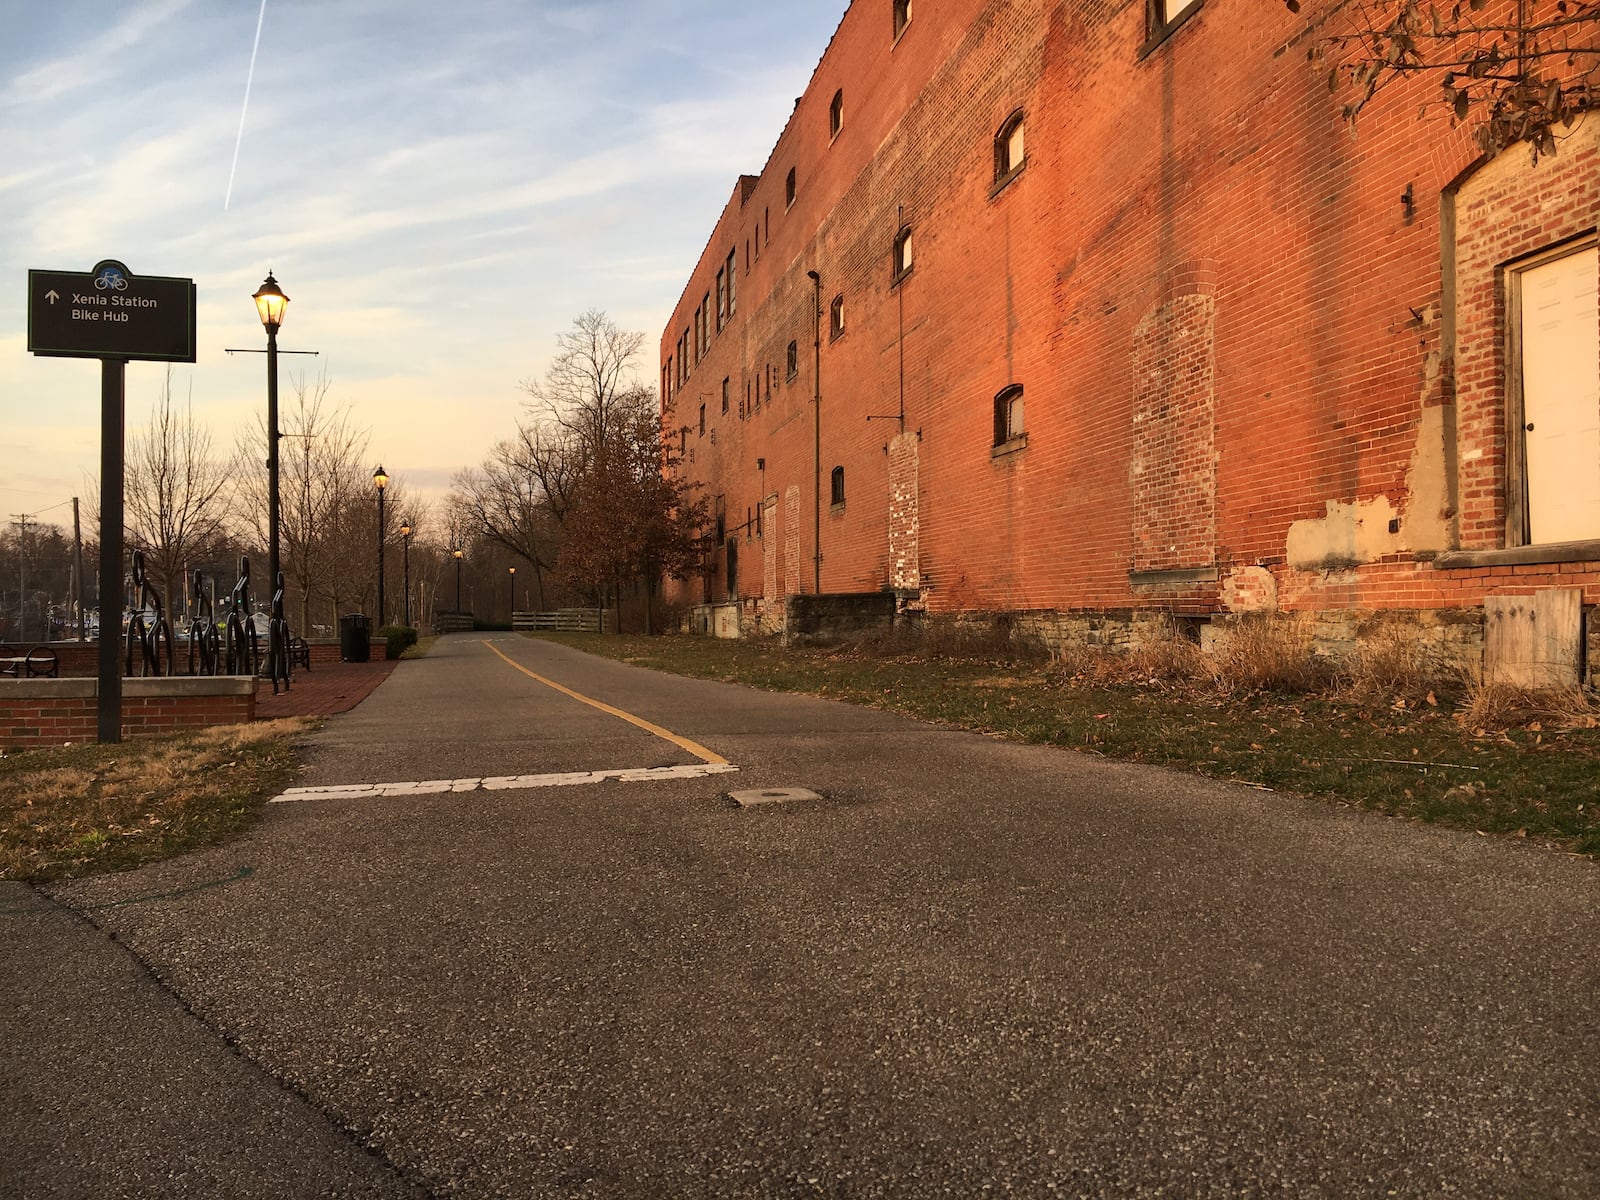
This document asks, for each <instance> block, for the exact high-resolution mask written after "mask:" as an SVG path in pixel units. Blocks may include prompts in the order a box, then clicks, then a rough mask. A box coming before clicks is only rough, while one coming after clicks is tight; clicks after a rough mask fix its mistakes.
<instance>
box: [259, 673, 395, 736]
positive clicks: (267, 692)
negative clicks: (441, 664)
mask: <svg viewBox="0 0 1600 1200" xmlns="http://www.w3.org/2000/svg"><path fill="white" fill-rule="evenodd" d="M399 665H400V664H399V663H398V662H388V661H386V660H383V659H379V660H377V661H375V662H364V663H332V664H329V665H327V666H322V665H320V664H319V665H318V666H315V667H312V668H311V669H310V670H309V671H308V670H306V669H305V668H304V667H300V668H297V669H296V670H295V673H294V677H293V679H292V680H291V681H290V684H289V690H288V691H287V692H279V693H278V694H277V695H276V696H274V695H273V694H272V683H271V682H270V681H269V680H262V681H261V683H260V684H258V685H257V687H256V720H258V721H271V720H275V719H276V718H278V717H325V716H327V715H328V714H330V713H341V712H348V711H349V710H350V709H352V708H354V707H355V706H356V705H358V704H360V703H361V702H362V701H363V700H365V699H366V698H367V697H368V696H370V695H372V692H373V689H374V688H376V687H377V686H378V685H379V684H380V683H382V682H383V681H384V680H385V679H387V678H389V674H390V672H391V671H393V670H394V669H395V668H396V667H397V666H399Z"/></svg>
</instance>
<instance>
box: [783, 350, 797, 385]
mask: <svg viewBox="0 0 1600 1200" xmlns="http://www.w3.org/2000/svg"><path fill="white" fill-rule="evenodd" d="M783 369H784V378H785V379H793V378H794V377H795V376H796V375H798V374H800V343H799V342H790V343H789V349H788V350H787V351H786V352H785V353H784V358H783Z"/></svg>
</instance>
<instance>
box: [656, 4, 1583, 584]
mask: <svg viewBox="0 0 1600 1200" xmlns="http://www.w3.org/2000/svg"><path fill="white" fill-rule="evenodd" d="M1331 7H1332V3H1331V0H1326V2H1325V0H1318V2H1315V3H1307V4H1306V5H1305V6H1304V8H1305V11H1304V12H1302V13H1301V14H1298V15H1296V14H1292V13H1289V12H1288V11H1287V10H1285V9H1284V8H1283V7H1282V6H1281V5H1265V6H1263V5H1260V4H1258V3H1255V2H1254V0H1204V3H1203V4H1202V5H1201V6H1200V7H1199V8H1198V9H1196V10H1195V11H1194V12H1193V13H1192V15H1191V17H1190V18H1189V19H1188V20H1187V21H1185V22H1184V23H1183V25H1182V26H1181V27H1180V28H1178V29H1177V30H1176V32H1174V33H1173V34H1172V36H1170V37H1169V38H1167V39H1166V40H1165V41H1164V42H1162V43H1160V44H1159V45H1157V46H1155V47H1154V48H1147V47H1146V36H1145V34H1146V30H1145V27H1144V21H1145V10H1144V6H1142V5H1135V4H1118V5H1077V4H1068V3H1065V2H1064V0H1061V2H1053V0H948V2H947V3H943V4H940V5H937V6H935V5H925V6H920V7H919V8H918V9H917V10H916V12H915V14H914V16H913V19H912V20H911V22H910V24H909V25H908V26H907V28H906V30H905V32H904V34H903V35H902V36H901V37H899V38H898V39H895V38H894V37H893V36H892V30H891V28H890V22H889V18H888V6H887V5H886V4H876V3H869V2H868V0H855V3H852V4H851V5H850V7H849V9H848V11H847V12H846V13H845V16H844V18H843V20H842V21H841V23H840V26H839V29H838V31H837V33H836V34H835V36H834V38H833V40H832V42H831V44H830V45H829V46H828V47H827V49H826V51H825V52H824V53H823V55H822V58H821V61H820V62H819V64H818V66H817V69H816V72H815V74H814V76H813V78H812V81H811V84H810V86H809V87H808V88H807V90H806V93H805V95H804V96H802V97H801V99H800V101H799V103H798V105H797V106H796V108H795V110H794V112H793V114H792V115H791V117H790V120H789V122H788V124H787V125H786V127H785V128H784V129H783V131H782V132H781V134H780V135H779V137H778V140H777V143H776V145H775V146H774V148H773V151H772V154H771V156H770V158H769V159H768V161H767V163H766V164H765V165H764V166H763V168H762V170H761V171H760V173H759V174H758V175H754V176H745V177H742V178H741V179H740V180H738V181H737V184H736V186H735V188H734V191H733V193H732V196H731V198H730V200H729V202H728V204H727V206H726V207H725V208H724V209H723V211H722V213H721V215H720V217H719V218H718V219H717V221H716V225H715V228H714V229H713V231H712V234H711V237H710V240H709V242H708V244H707V248H706V251H705V253H704V255H703V256H702V258H701V260H700V262H699V263H698V264H697V265H696V266H695V267H694V269H693V271H692V272H691V274H690V277H689V280H688V282H687V284H686V286H685V289H684V294H683V297H682V299H681V300H680V302H679V305H678V308H677V311H676V312H675V313H674V315H673V318H672V320H671V322H670V323H669V325H668V326H667V328H666V330H665V331H664V332H663V335H662V339H661V359H662V368H663V375H662V378H663V381H664V382H666V381H669V380H670V381H671V389H672V392H671V395H670V397H666V398H665V419H666V420H667V422H668V424H669V425H670V426H672V427H674V428H682V427H684V426H688V427H689V429H688V432H687V434H686V439H685V440H686V447H687V450H688V456H687V457H688V460H689V461H687V462H686V464H685V467H684V469H685V471H686V472H687V474H688V475H689V477H690V478H692V479H695V480H699V481H701V482H702V483H703V484H704V486H705V488H706V490H707V491H708V493H710V494H712V495H725V496H726V498H727V504H728V507H729V511H732V512H738V511H740V509H741V508H742V507H746V506H749V505H752V504H755V503H758V502H759V500H760V498H761V497H762V496H763V495H764V494H768V493H770V494H780V495H783V496H784V498H785V503H784V505H783V506H782V509H781V511H779V512H777V513H776V514H775V517H776V520H775V522H774V526H775V527H773V528H769V529H768V530H767V531H766V535H767V537H769V538H773V539H781V541H780V542H779V544H781V546H782V548H783V554H782V556H781V559H780V561H779V564H778V566H779V570H778V571H777V572H776V573H775V575H776V577H775V578H774V577H773V575H772V574H769V573H765V572H764V573H763V577H762V578H761V579H760V580H759V582H758V581H757V580H756V579H755V578H750V579H748V580H747V582H746V584H745V585H744V590H745V592H746V593H747V595H748V594H749V593H750V592H753V590H754V588H756V587H757V586H759V587H761V588H762V589H763V592H765V591H766V590H768V589H777V590H780V591H782V592H785V593H793V592H797V591H800V592H810V591H812V590H814V581H813V580H812V578H811V575H812V562H811V559H812V556H813V555H814V554H815V553H816V552H817V550H818V547H817V546H816V545H815V543H814V540H813V533H812V521H813V506H814V505H816V504H817V503H818V501H819V499H820V503H821V506H822V509H823V520H822V522H821V525H822V532H821V537H822V545H821V547H820V551H821V555H822V573H821V574H822V580H821V587H820V590H821V591H823V592H825V593H845V592H857V593H870V592H876V591H878V590H881V589H883V588H886V587H891V586H896V587H898V586H903V585H904V582H905V581H906V580H908V579H914V580H915V581H916V582H915V586H916V587H917V588H918V589H919V597H918V603H919V604H920V605H921V606H924V607H926V609H927V610H928V611H929V612H932V613H935V614H938V613H954V612H962V611H1026V612H1058V613H1081V612H1092V611H1097V610H1099V611H1107V612H1109V611H1114V610H1124V609H1127V610H1140V609H1148V610H1161V609H1165V610H1174V611H1181V612H1194V613H1205V612H1226V611H1228V610H1229V609H1230V607H1231V606H1233V605H1238V606H1239V607H1240V609H1241V610H1245V611H1262V610H1270V608H1272V607H1274V606H1276V607H1280V608H1289V609H1309V610H1323V609H1328V610H1335V611H1338V610H1351V611H1368V610H1375V609H1386V608H1398V609H1421V608H1433V607H1439V608H1446V609H1452V610H1454V609H1461V608H1466V609H1474V608H1478V607H1481V605H1482V603H1483V598H1484V597H1485V596H1486V595H1488V594H1491V593H1492V592H1494V591H1495V590H1496V589H1498V588H1501V587H1504V586H1507V585H1508V584H1514V585H1515V586H1526V587H1538V586H1552V585H1553V584H1551V583H1550V581H1551V580H1559V583H1560V585H1561V586H1572V587H1579V588H1581V589H1583V592H1584V597H1585V602H1586V603H1587V604H1590V605H1592V604H1595V603H1597V602H1600V549H1597V550H1596V552H1595V553H1593V554H1590V555H1588V557H1586V558H1585V557H1581V556H1580V557H1572V556H1570V555H1569V556H1568V560H1567V561H1564V562H1560V563H1554V562H1524V561H1495V562H1478V561H1474V560H1471V559H1470V558H1467V559H1463V558H1462V557H1461V555H1462V554H1463V553H1466V552H1477V551H1494V552H1496V553H1499V552H1501V551H1503V550H1504V549H1505V548H1506V545H1507V541H1506V496H1507V490H1508V488H1509V487H1510V486H1511V485H1510V483H1509V481H1508V467H1507V461H1506V445H1505V441H1506V437H1505V428H1504V426H1505V419H1506V417H1505V388H1504V382H1505V381H1504V377H1503V376H1504V363H1503V358H1504V354H1505V349H1504V336H1503V335H1504V317H1503V314H1502V313H1501V312H1500V309H1499V308H1498V307H1497V306H1498V305H1501V304H1502V302H1503V286H1502V283H1503V281H1502V276H1503V267H1504V264H1505V262H1506V261H1508V260H1509V259H1511V258H1514V257H1515V256H1517V255H1519V254H1522V253H1526V252H1528V251H1529V249H1530V248H1537V247H1539V246H1543V245H1548V244H1552V243H1554V242H1556V241H1559V240H1560V239H1561V238H1563V237H1566V236H1570V235H1571V234H1573V233H1575V232H1577V231H1579V230H1582V229H1592V228H1594V227H1595V225H1596V224H1597V223H1600V169H1597V160H1596V156H1595V145H1596V139H1597V138H1600V126H1597V125H1596V123H1595V122H1592V121H1591V122H1587V123H1586V124H1585V126H1584V127H1581V128H1580V130H1579V133H1578V134H1577V135H1575V136H1574V137H1573V138H1572V139H1571V140H1569V141H1568V142H1567V143H1566V144H1565V145H1564V146H1563V148H1562V150H1561V152H1560V153H1559V154H1558V156H1557V157H1556V158H1555V159H1551V160H1547V161H1545V162H1542V163H1541V164H1540V165H1539V166H1538V167H1531V166H1530V165H1529V163H1528V159H1527V156H1526V154H1525V153H1523V152H1521V151H1516V150H1513V151H1512V152H1509V153H1508V154H1506V155H1503V156H1501V158H1499V159H1497V160H1496V161H1495V162H1493V163H1491V164H1489V165H1488V166H1487V167H1484V168H1482V169H1475V164H1476V161H1477V151H1476V149H1475V147H1474V145H1473V143H1472V141H1471V138H1470V134H1469V131H1468V130H1467V129H1466V128H1464V127H1463V128H1456V129H1452V128H1451V127H1450V126H1449V125H1448V123H1447V121H1445V120H1444V119H1442V118H1441V117H1440V116H1438V115H1430V116H1428V117H1426V118H1424V119H1421V120H1419V118H1418V109H1419V106H1421V105H1423V104H1424V103H1428V102H1431V101H1433V100H1435V99H1436V85H1435V81H1434V80H1433V79H1432V78H1431V77H1430V78H1428V79H1423V80H1419V81H1418V82H1417V84H1416V85H1415V86H1413V87H1406V86H1397V87H1394V88H1392V89H1389V90H1388V91H1386V92H1385V93H1384V94H1383V95H1382V96H1380V97H1379V99H1378V100H1376V101H1374V103H1373V104H1371V105H1369V106H1368V108H1367V109H1366V111H1365V112H1364V113H1363V116H1362V121H1361V125H1360V128H1359V131H1358V133H1357V135H1356V136H1354V137H1352V136H1351V133H1350V131H1349V130H1348V128H1347V127H1346V126H1345V125H1344V123H1343V122H1342V121H1341V119H1340V114H1339V106H1340V104H1341V102H1342V99H1343V98H1342V97H1341V96H1339V95H1330V94H1329V92H1328V89H1327V86H1326V77H1325V75H1320V74H1318V73H1316V72H1313V71H1312V70H1310V69H1309V68H1308V66H1307V63H1306V50H1307V49H1308V47H1309V46H1310V45H1311V44H1312V43H1313V39H1314V37H1315V34H1314V32H1313V31H1314V30H1316V29H1317V28H1319V27H1320V23H1321V22H1322V21H1323V20H1324V18H1325V17H1326V16H1327V11H1328V10H1329V9H1330V8H1331ZM838 89H842V90H843V92H844V99H845V119H844V124H843V128H842V129H840V130H839V132H838V134H837V136H831V135H830V128H829V123H828V111H827V110H828V105H829V102H830V101H831V99H832V97H833V96H834V94H835V91H836V90H838ZM1430 111H1431V110H1430ZM1018 112H1021V113H1022V114H1023V116H1024V125H1025V130H1026V160H1025V164H1024V165H1023V167H1022V169H1021V170H1019V171H1015V172H1013V173H1012V174H1010V175H1009V176H1007V177H1005V178H1003V179H1001V180H999V181H997V180H996V178H995V148H994V142H995V137H996V134H997V132H998V131H1000V130H1001V129H1002V127H1004V126H1005V125H1006V123H1007V121H1008V119H1009V118H1010V117H1011V116H1012V115H1013V114H1016V113H1018ZM791 169H792V170H793V171H794V175H795V180H796V190H795V197H794V202H793V204H792V206H791V205H790V204H788V202H787V195H786V184H787V179H788V176H789V172H790V170H791ZM1402 197H1407V198H1408V199H1405V200H1403V199H1402ZM708 215H709V214H708ZM908 228H909V229H910V231H911V244H912V246H913V248H914V254H913V259H912V267H911V270H910V272H909V273H908V274H905V275H903V276H901V277H896V276H895V275H894V273H893V270H894V263H893V247H894V244H895V240H896V237H897V235H899V234H900V233H901V232H902V231H903V230H905V229H908ZM730 253H732V255H733V259H734V264H735V270H736V275H737V296H738V302H737V308H736V309H735V311H734V312H733V313H731V314H728V315H727V316H726V318H725V319H724V320H723V321H722V322H721V328H720V329H716V328H714V329H713V332H712V334H711V336H710V339H709V344H708V345H706V346H705V347H704V348H703V349H701V348H697V349H696V350H695V351H694V353H693V354H692V355H691V358H690V364H691V365H690V367H689V369H688V370H687V372H685V371H684V365H683V361H682V352H681V340H680V339H681V336H682V334H683V332H684V331H685V330H686V329H687V330H690V331H691V332H692V330H693V328H694V319H693V314H694V312H695V311H696V310H697V309H699V308H700V307H701V305H702V302H703V298H704V297H705V296H706V295H708V294H709V295H710V296H711V297H712V307H713V316H714V318H715V316H716V314H715V308H716V282H715V279H716V274H717V272H718V271H719V270H726V266H727V261H728V255H729V254H730ZM809 271H815V272H816V273H817V275H818V277H819V280H818V281H813V280H812V279H811V278H809V276H808V274H807V272H809ZM836 296H837V297H842V298H843V309H844V314H845V320H844V327H843V330H842V332H840V333H839V334H838V336H830V329H829V321H828V316H827V314H828V312H829V309H830V306H831V302H832V301H833V299H834V298H835V297H836ZM819 313H820V314H822V315H821V318H820V320H821V337H820V348H818V347H817V346H816V345H815V341H816V335H817V329H818V320H819ZM713 324H714V325H715V324H716V322H715V319H714V322H713ZM791 344H792V345H793V346H794V348H795V349H794V354H793V360H792V361H793V363H794V366H795V370H794V371H793V372H792V373H791V372H790V371H789V365H790V362H791V357H790V353H789V348H790V346H791ZM669 360H670V362H669ZM669 365H670V369H669ZM723 379H727V380H728V381H729V391H730V394H731V395H732V396H734V397H737V398H738V400H737V402H736V403H735V404H734V405H732V406H731V409H730V412H729V413H728V414H726V415H723V414H722V413H721V412H720V403H719V398H720V395H721V387H722V380H723ZM1011 385H1020V386H1021V387H1023V389H1024V394H1025V397H1026V438H1025V439H1023V440H1022V441H1021V442H1020V444H1018V445H1016V446H1014V447H1011V448H1010V450H1009V452H1007V453H1003V454H999V453H992V451H993V449H994V446H993V442H994V425H993V402H994V398H995V396H996V394H997V393H998V392H1000V391H1001V390H1002V389H1004V388H1006V387H1008V386H1011ZM814 395H820V403H819V404H817V405H814V404H813V396H814ZM702 403H704V404H706V411H707V414H708V416H707V423H706V430H705V432H704V433H703V434H702V433H701V432H700V430H699V423H698V412H699V406H700V404H702ZM902 404H903V406H904V407H903V412H904V429H903V433H904V436H905V437H912V436H915V437H916V438H917V439H918V440H917V444H916V465H915V485H914V486H915V502H914V503H912V502H911V501H910V499H909V498H908V496H907V494H906V491H905V486H906V484H905V480H906V474H905V465H904V462H903V460H902V459H901V458H900V457H898V455H897V453H896V448H897V447H900V446H902V445H903V443H901V442H900V441H899V440H898V439H899V438H900V437H901V435H902V429H901V427H900V426H899V425H898V424H897V423H896V420H897V419H898V417H899V416H900V413H901V411H902V408H901V406H902ZM818 442H820V453H819V452H818V451H817V450H816V449H815V447H816V445H817V443H818ZM758 459H760V460H761V462H762V463H763V464H764V469H762V470H759V471H758V470H757V467H756V462H757V460H758ZM836 466H838V467H843V468H844V471H845V476H846V480H847V488H848V503H847V504H846V505H844V506H843V507H842V508H841V509H839V510H834V509H833V508H832V507H831V506H830V505H829V504H828V502H827V493H826V491H825V490H824V491H823V493H822V496H821V497H820V498H819V497H818V495H817V484H816V482H815V480H816V476H817V474H818V472H819V468H820V475H821V487H822V488H823V489H826V487H827V480H828V477H829V475H830V473H831V471H832V470H833V468H834V467H836ZM912 513H914V514H915V536H914V538H912V537H911V529H912V526H911V524H910V522H909V515H910V514H912ZM913 546H914V550H911V549H909V548H910V547H913ZM911 553H914V554H915V559H916V561H915V563H914V564H913V563H910V562H909V561H908V560H907V555H908V554H911ZM1163 574H1167V575H1170V576H1172V577H1166V578H1157V576H1162V575H1163ZM719 577H720V575H719V573H717V572H713V573H711V574H710V575H709V576H708V577H707V580H708V582H702V581H699V580H696V581H693V582H691V583H689V584H687V585H684V586H682V587H680V588H679V589H678V596H677V598H678V599H679V600H680V601H684V602H697V601H706V600H716V599H718V598H720V592H719V586H720V585H719V583H718V579H719Z"/></svg>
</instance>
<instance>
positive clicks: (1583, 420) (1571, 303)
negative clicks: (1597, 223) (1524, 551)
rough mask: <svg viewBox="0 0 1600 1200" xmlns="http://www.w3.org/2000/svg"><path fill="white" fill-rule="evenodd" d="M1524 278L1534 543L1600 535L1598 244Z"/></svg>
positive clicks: (1524, 374) (1526, 430) (1527, 436)
mask: <svg viewBox="0 0 1600 1200" xmlns="http://www.w3.org/2000/svg"><path fill="white" fill-rule="evenodd" d="M1521 282H1522V331H1521V332H1522V408H1523V414H1522V419H1523V437H1524V439H1525V445H1526V447H1527V468H1528V469H1527V478H1528V537H1529V541H1531V542H1535V543H1539V542H1574V541H1581V540H1586V539H1589V538H1600V307H1597V303H1596V291H1597V288H1600V247H1596V246H1590V247H1588V248H1587V249H1585V250H1579V251H1578V252H1577V253H1575V254H1567V255H1564V256H1562V257H1561V258H1557V259H1553V260H1551V261H1550V262H1547V263H1543V264H1541V265H1540V266H1537V267H1533V268H1531V269H1529V270H1527V271H1524V272H1522V280H1521Z"/></svg>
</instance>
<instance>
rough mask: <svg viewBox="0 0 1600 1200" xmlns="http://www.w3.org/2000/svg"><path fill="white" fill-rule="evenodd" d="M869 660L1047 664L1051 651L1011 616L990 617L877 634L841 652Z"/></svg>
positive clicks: (903, 626)
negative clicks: (927, 659) (900, 659)
mask: <svg viewBox="0 0 1600 1200" xmlns="http://www.w3.org/2000/svg"><path fill="white" fill-rule="evenodd" d="M839 652H840V653H843V654H850V655H857V656H861V657H866V658H905V657H917V658H936V659H943V660H946V661H951V662H987V663H1043V662H1048V661H1049V659H1050V649H1049V647H1048V646H1046V645H1045V643H1044V640H1043V639H1042V638H1040V637H1038V636H1037V635H1035V634H1033V633H1030V632H1028V631H1026V630H1023V629H1020V628H1018V627H1017V623H1016V622H1015V621H1014V620H1013V619H1012V618H1011V617H1009V616H1008V615H1006V614H1003V613H1001V614H996V615H994V616H991V617H988V618H963V619H961V620H935V621H929V622H928V623H927V624H924V625H910V624H897V625H895V626H894V627H893V628H892V629H885V630H872V631H868V632H866V633H863V634H861V635H860V636H859V637H856V638H854V639H853V640H851V641H850V642H848V643H846V644H845V645H843V646H841V647H840V648H839Z"/></svg>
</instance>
